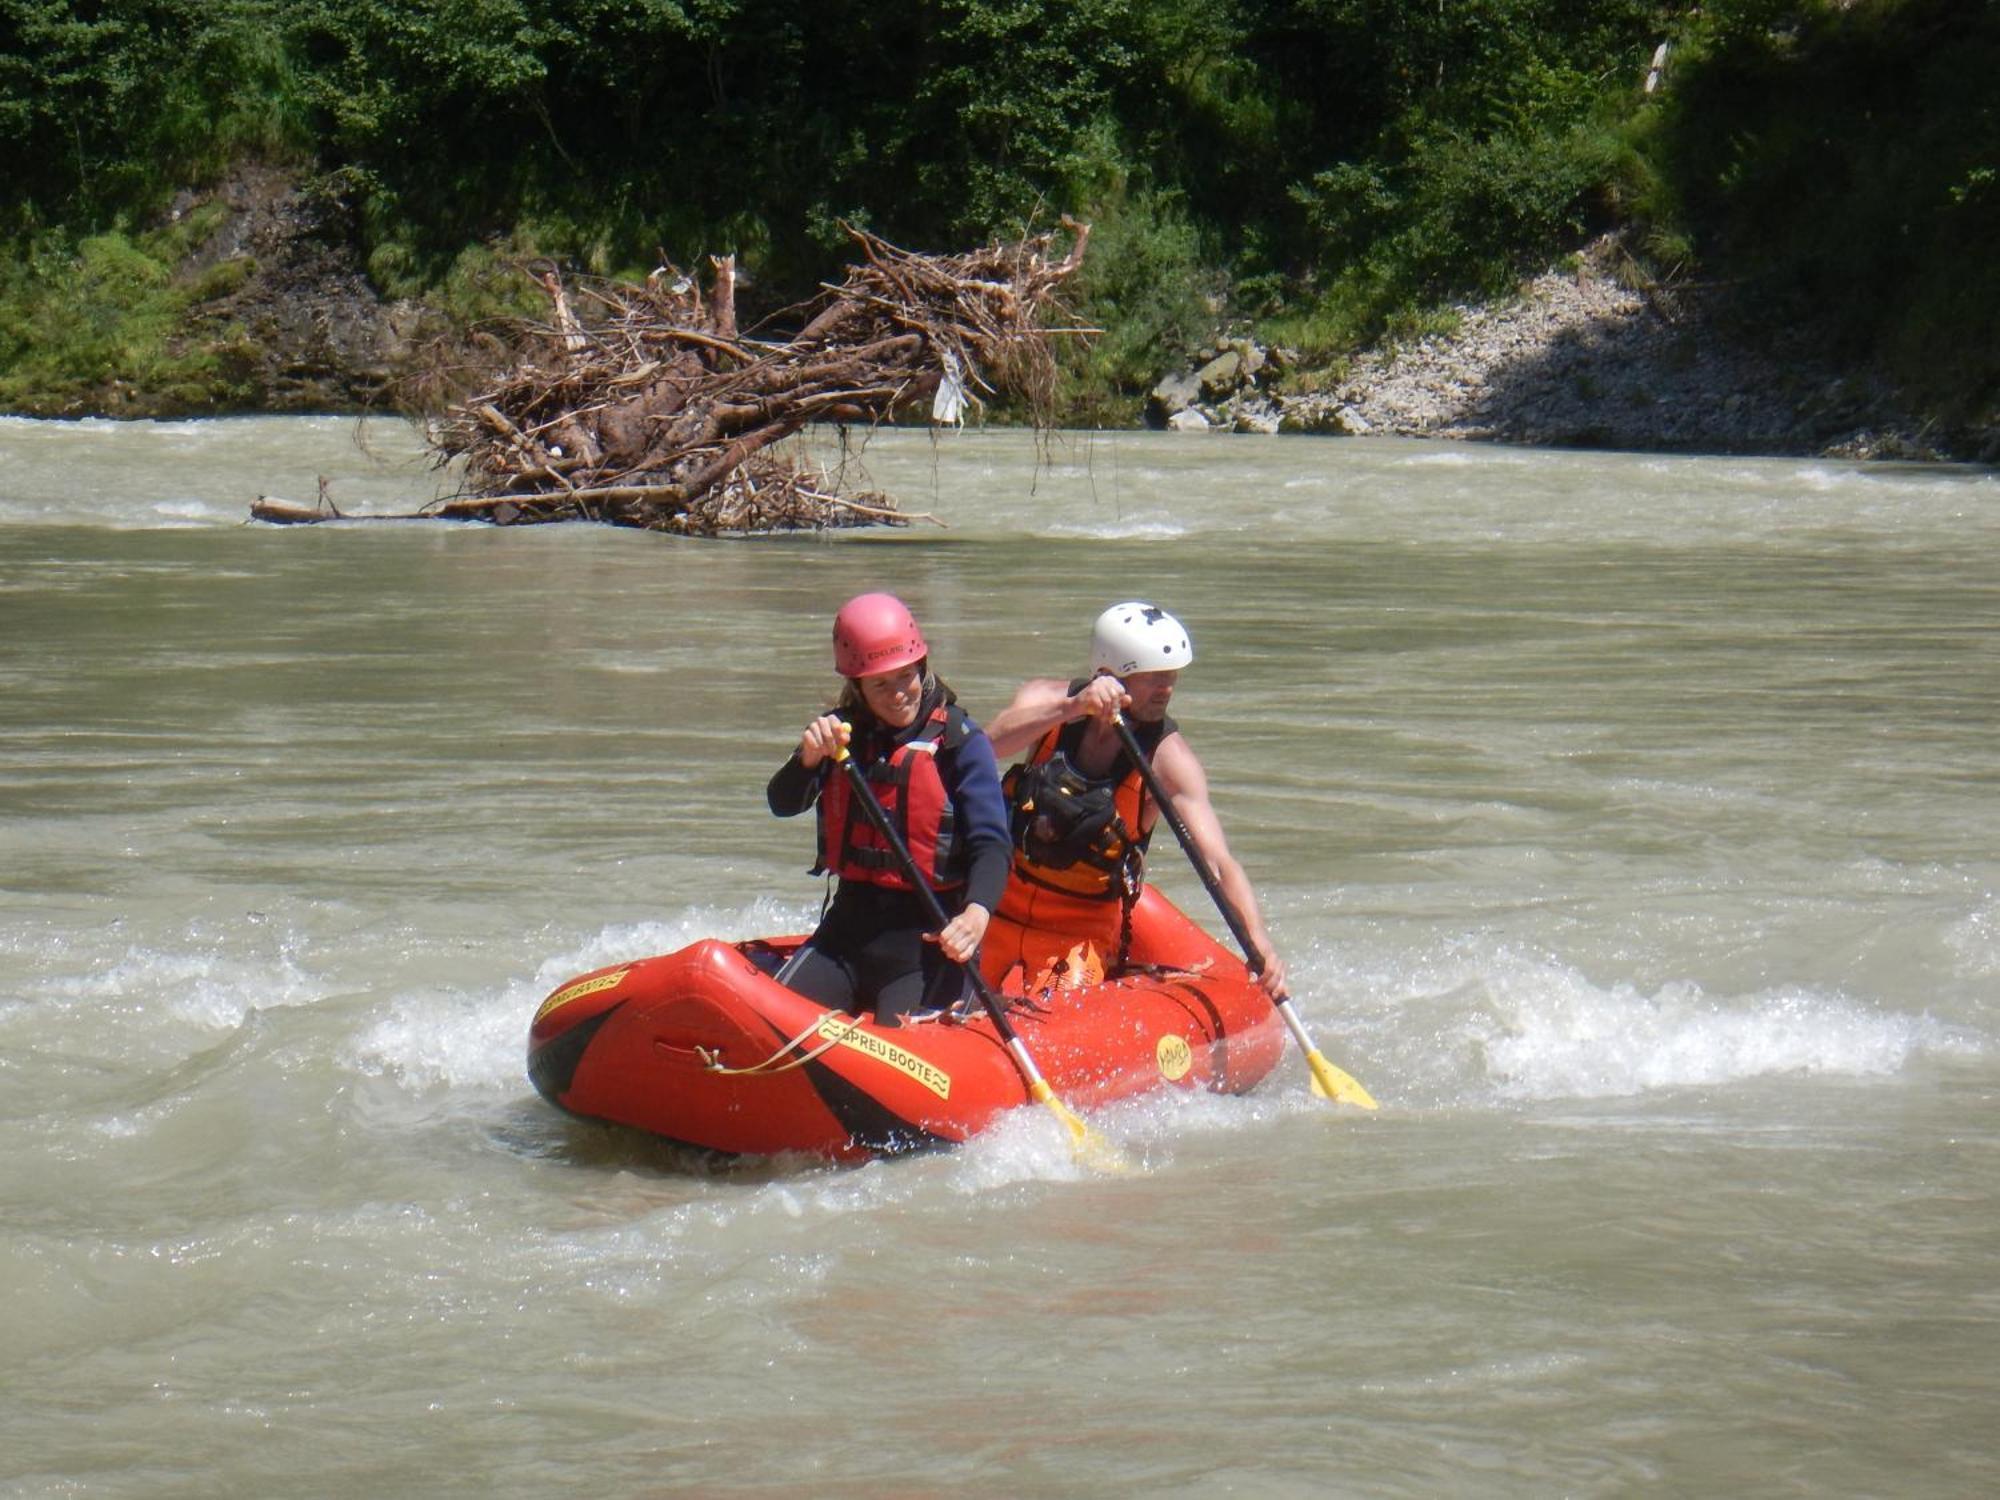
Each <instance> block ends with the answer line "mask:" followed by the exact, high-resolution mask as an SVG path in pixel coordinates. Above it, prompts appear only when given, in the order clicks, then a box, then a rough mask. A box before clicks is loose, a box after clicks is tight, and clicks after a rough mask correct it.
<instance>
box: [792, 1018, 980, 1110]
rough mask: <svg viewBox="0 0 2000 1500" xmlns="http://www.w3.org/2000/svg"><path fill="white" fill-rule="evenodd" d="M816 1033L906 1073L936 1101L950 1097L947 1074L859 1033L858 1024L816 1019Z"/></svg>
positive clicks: (911, 1054) (880, 1039)
mask: <svg viewBox="0 0 2000 1500" xmlns="http://www.w3.org/2000/svg"><path fill="white" fill-rule="evenodd" d="M819 1034H820V1035H821V1036H823V1037H824V1038H826V1040H828V1041H829V1042H836V1043H838V1044H839V1045H840V1046H843V1047H851V1048H852V1049H853V1050H854V1051H856V1052H859V1053H861V1054H862V1055H863V1056H864V1057H872V1058H874V1059H875V1061H877V1062H880V1063H887V1064H888V1065H889V1066H890V1067H892V1068H894V1069H895V1070H896V1071H897V1072H899V1073H907V1074H909V1076H910V1077H912V1078H914V1079H916V1080H917V1082H918V1083H921V1084H922V1085H923V1086H924V1087H925V1088H927V1089H929V1090H930V1091H931V1092H932V1093H933V1094H936V1095H937V1096H938V1098H940V1099H949V1098H950V1097H951V1074H949V1073H947V1072H945V1070H944V1069H943V1068H940V1067H938V1066H937V1065H936V1064H935V1063H927V1062H925V1061H924V1060H923V1059H922V1058H921V1057H918V1056H917V1055H916V1054H915V1053H914V1052H905V1051H904V1050H903V1049H902V1048H901V1047H898V1046H897V1045H896V1044H895V1043H894V1042H891V1041H888V1040H886V1039H885V1038H883V1037H879V1036H877V1035H875V1033H874V1032H872V1031H863V1030H862V1029H861V1023H860V1022H858V1021H850V1020H848V1019H847V1018H846V1017H844V1016H824V1017H822V1018H821V1019H820V1023H819Z"/></svg>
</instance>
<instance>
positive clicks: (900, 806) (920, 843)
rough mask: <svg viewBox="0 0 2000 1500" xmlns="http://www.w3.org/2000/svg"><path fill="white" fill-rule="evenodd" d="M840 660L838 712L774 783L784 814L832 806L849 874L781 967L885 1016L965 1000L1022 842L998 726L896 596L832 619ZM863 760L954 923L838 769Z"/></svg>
mask: <svg viewBox="0 0 2000 1500" xmlns="http://www.w3.org/2000/svg"><path fill="white" fill-rule="evenodd" d="M833 666H834V670H835V671H836V672H838V673H839V674H840V675H841V676H842V677H844V678H846V679H847V681H846V684H845V686H844V687H843V688H842V690H841V694H840V699H839V701H838V702H837V703H836V704H835V706H834V708H833V710H832V712H830V713H824V714H821V715H819V716H818V717H816V718H814V719H813V720H812V722H811V723H809V724H807V725H806V727H805V732H804V733H803V734H801V735H800V736H799V744H798V748H797V749H796V750H794V751H793V752H792V755H791V758H790V759H789V760H787V761H786V762H785V763H784V765H782V766H780V767H779V768H778V771H777V774H776V775H774V776H772V778H771V782H770V785H769V786H768V787H767V788H766V789H765V796H766V799H767V800H768V801H769V802H770V805H771V811H772V812H774V813H776V814H777V815H778V816H779V817H781V818H789V817H796V816H797V815H798V814H799V813H802V812H804V811H805V810H806V809H807V808H809V807H812V806H814V805H815V804H817V805H818V808H819V859H818V862H817V863H816V864H815V865H814V867H813V873H814V874H820V873H822V872H828V871H830V872H831V873H832V874H834V875H835V876H836V877H838V881H839V884H838V886H837V888H836V889H835V891H834V894H833V900H832V902H831V903H830V904H829V905H828V907H827V909H826V912H825V915H824V916H822V917H821V919H820V924H819V926H818V927H817V928H816V929H814V931H813V934H812V936H811V937H810V938H808V939H807V940H806V944H805V947H804V948H803V949H802V950H801V951H800V953H799V955H798V957H797V958H796V959H795V960H794V962H793V963H792V964H790V965H789V966H788V968H787V971H786V973H785V974H784V976H783V977H784V979H785V982H786V983H787V984H788V985H790V986H791V987H792V988H793V989H794V990H796V991H798V992H799V993H800V994H802V995H805V996H807V997H808V998H809V999H813V1000H816V1001H818V1002H819V1003H820V1004H822V1005H825V1006H828V1007H830V1008H833V1009H838V1010H846V1011H852V1012H856V1013H859V1012H861V1011H863V1010H868V1009H873V1011H874V1012H875V1019H876V1020H877V1022H879V1023H880V1024H882V1025H885V1026H893V1025H897V1024H899V1022H900V1020H901V1018H902V1017H903V1016H905V1015H908V1014H910V1013H912V1012H926V1011H933V1010H938V1009H941V1008H943V1007H945V1006H948V1005H953V1004H956V1003H957V1001H958V1000H959V999H960V998H961V996H962V995H963V993H964V990H965V972H964V969H963V967H962V966H963V965H964V964H966V963H967V962H969V961H971V960H972V959H973V957H974V956H975V955H976V954H977V953H978V951H979V943H980V939H981V938H983V937H984V936H985V934H986V924H987V921H988V919H989V918H990V916H991V914H992V911H993V909H994V907H995V906H997V905H998V904H999V900H1000V893H1001V890H1002V889H1003V888H1004V887H1005V885H1006V880H1007V865H1008V861H1009V858H1010V854H1011V848H1012V844H1011V840H1010V837H1009V835H1008V831H1007V812H1006V806H1005V803H1004V802H1003V800H1002V798H1001V795H1000V772H999V767H998V765H997V763H996V762H995V760H994V756H993V746H992V744H991V743H990V742H989V741H988V740H987V738H986V733H985V731H984V730H982V729H981V728H980V727H979V726H978V725H977V724H975V723H974V722H973V721H972V719H971V718H970V716H968V715H967V714H966V712H965V711H964V710H963V709H961V708H960V707H959V706H958V703H957V699H956V697H955V695H954V694H953V693H952V691H951V689H950V688H949V687H947V686H946V685H945V684H944V682H942V681H941V680H940V679H938V678H937V677H935V676H934V675H932V673H931V671H930V654H929V650H928V648H927V647H926V646H925V645H924V637H923V632H922V631H921V630H919V629H918V628H917V622H916V620H915V619H914V618H913V617H912V616H911V614H910V611H909V609H908V607H907V606H905V605H904V603H903V602H902V600H900V599H898V598H896V597H895V596H894V595H893V594H862V595H860V596H858V597H857V598H854V599H850V600H848V602H847V603H846V604H844V605H842V606H841V609H840V612H839V613H838V614H837V615H835V616H834V619H833ZM843 745H844V746H846V747H847V750H848V753H849V754H850V755H851V756H852V757H853V758H854V761H855V764H856V765H858V766H859V767H860V768H861V770H862V772H863V774H864V775H865V776H866V778H867V781H868V784H869V786H870V788H871V789H872V790H873V791H874V793H875V797H876V800H877V801H878V802H880V803H881V804H882V807H883V809H884V810H885V811H886V812H887V813H888V815H889V818H890V821H891V822H892V823H893V824H894V825H895V827H896V830H897V832H898V833H900V834H901V835H902V838H903V842H904V843H905V844H906V845H907V846H908V848H909V850H910V852H911V854H912V855H913V856H915V859H916V863H917V866H918V868H919V869H920V870H921V871H922V872H923V873H924V875H925V876H926V878H927V880H928V883H929V884H930V886H931V888H932V889H933V890H934V891H936V892H937V895H938V897H939V900H940V901H941V902H942V903H943V906H944V909H945V910H946V912H948V913H950V914H951V920H950V921H949V922H948V923H947V924H946V925H945V927H944V929H943V931H941V932H935V931H931V930H929V929H930V928H931V923H930V922H929V921H928V920H927V919H926V917H925V913H924V902H923V898H922V896H921V895H920V894H919V893H918V892H917V891H915V890H914V889H913V888H912V886H911V885H910V882H909V879H908V877H907V876H906V875H905V874H904V873H903V870H902V867H901V865H900V863H899V862H898V860H897V859H896V857H895V856H894V855H893V854H892V853H891V852H890V850H889V848H888V847H887V845H886V843H885V841H884V840H883V839H882V837H881V835H880V834H878V833H877V832H876V830H875V828H874V827H873V826H872V825H871V824H870V823H869V821H868V819H867V817H866V815H865V814H864V813H863V812H862V811H861V809H860V808H859V806H858V805H856V803H855V801H854V798H853V795H852V792H851V790H850V788H849V785H848V782H847V779H846V778H845V777H840V776H835V775H833V774H832V772H833V768H834V765H835V759H834V757H835V756H836V754H837V753H838V752H839V750H840V748H841V747H842V746H843Z"/></svg>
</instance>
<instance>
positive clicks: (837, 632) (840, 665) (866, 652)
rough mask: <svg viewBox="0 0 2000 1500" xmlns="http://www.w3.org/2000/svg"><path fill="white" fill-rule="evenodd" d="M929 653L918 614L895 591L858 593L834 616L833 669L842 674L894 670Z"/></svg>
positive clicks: (867, 673) (868, 675) (920, 659)
mask: <svg viewBox="0 0 2000 1500" xmlns="http://www.w3.org/2000/svg"><path fill="white" fill-rule="evenodd" d="M929 654H930V648H929V647H927V646H925V645H924V633H923V632H922V631H921V630H919V629H917V621H916V616H914V615H912V614H911V613H910V607H909V606H908V605H907V604H905V603H903V601H902V600H901V599H898V598H897V597H896V596H895V595H894V594H858V595H856V596H855V597H854V598H852V599H849V600H848V601H847V602H846V603H845V604H843V605H841V606H840V613H839V614H837V615H835V616H834V617H833V670H834V671H836V672H838V673H839V674H840V675H841V676H842V677H872V676H874V675H875V674H876V673H877V672H893V671H895V670H896V668H898V667H907V666H908V665H909V664H910V663H911V662H913V661H922V660H923V659H924V658H925V657H926V656H928V655H929Z"/></svg>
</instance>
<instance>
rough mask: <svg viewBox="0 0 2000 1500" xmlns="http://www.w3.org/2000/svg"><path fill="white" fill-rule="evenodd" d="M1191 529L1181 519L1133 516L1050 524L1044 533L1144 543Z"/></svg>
mask: <svg viewBox="0 0 2000 1500" xmlns="http://www.w3.org/2000/svg"><path fill="white" fill-rule="evenodd" d="M1192 529H1193V528H1191V527H1189V526H1188V525H1187V524H1185V523H1184V522H1181V521H1171V520H1167V519H1164V518H1154V517H1133V518H1131V519H1129V520H1122V521H1097V522H1091V523H1087V524H1078V523H1074V522H1072V523H1066V524H1059V525H1054V526H1050V527H1048V528H1047V531H1046V533H1045V534H1046V535H1048V536H1052V537H1082V538H1085V539H1087V540H1090V541H1100V542H1145V541H1171V540H1173V539H1174V538H1176V537H1183V536H1186V535H1188V534H1189V532H1190V531H1191V530H1192Z"/></svg>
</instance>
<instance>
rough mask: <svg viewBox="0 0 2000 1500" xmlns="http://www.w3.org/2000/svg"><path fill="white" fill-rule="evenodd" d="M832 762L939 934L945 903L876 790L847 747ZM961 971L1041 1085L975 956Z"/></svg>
mask: <svg viewBox="0 0 2000 1500" xmlns="http://www.w3.org/2000/svg"><path fill="white" fill-rule="evenodd" d="M834 760H835V762H836V763H837V764H838V765H839V767H840V769H841V773H842V774H843V775H845V776H846V777H847V784H848V787H849V788H850V790H851V791H852V792H853V795H854V800H855V801H856V802H857V803H858V804H859V805H860V807H861V812H862V815H863V816H864V817H866V818H867V819H868V821H869V822H870V823H872V824H873V825H874V826H875V831H876V832H877V833H879V834H880V835H881V836H882V841H883V842H884V843H885V844H887V845H888V846H889V852H890V853H891V854H893V855H895V856H896V863H897V864H898V865H900V866H901V867H902V870H903V875H904V878H905V879H907V880H908V881H909V882H910V886H911V888H912V889H913V890H915V891H916V893H917V895H918V897H919V898H920V899H921V900H922V901H923V903H924V911H925V913H926V914H927V915H928V916H929V917H930V919H931V921H932V922H933V923H934V924H935V925H936V927H937V929H938V931H940V932H942V931H944V929H945V927H946V925H947V924H949V923H950V921H951V918H950V917H949V916H947V915H946V914H945V909H944V903H943V902H942V901H940V900H938V897H937V892H936V891H934V890H932V889H931V884H930V882H929V881H928V880H926V879H924V873H923V871H922V870H919V869H918V868H917V861H916V856H914V855H913V854H911V853H910V846H909V845H908V844H906V843H904V842H903V836H902V834H900V833H898V832H897V831H896V825H895V824H894V823H891V822H890V821H889V815H888V814H887V813H885V812H884V811H882V804H881V803H880V802H877V801H876V800H875V789H874V788H873V787H871V786H869V785H868V777H867V776H866V775H865V774H864V773H863V771H862V769H861V767H860V766H858V765H856V764H855V763H854V757H853V756H851V755H849V754H848V753H847V747H846V746H844V745H843V746H842V747H841V749H840V751H839V753H838V754H837V755H836V756H835V757H834ZM964 968H965V977H966V978H967V979H968V980H970V981H971V983H972V990H973V993H974V994H976V995H978V996H979V1002H980V1004H982V1005H984V1006H985V1007H986V1014H987V1015H989V1016H991V1017H992V1018H993V1029H994V1030H996V1031H998V1032H999V1033H1000V1040H1001V1041H1003V1042H1005V1043H1006V1044H1007V1050H1008V1051H1009V1052H1011V1053H1013V1054H1014V1060H1015V1061H1016V1062H1017V1063H1020V1064H1022V1071H1023V1072H1025V1073H1027V1074H1028V1075H1029V1077H1028V1081H1029V1083H1030V1084H1031V1085H1032V1084H1036V1083H1040V1082H1041V1077H1042V1075H1041V1072H1040V1071H1039V1070H1038V1069H1037V1068H1036V1067H1035V1064H1034V1061H1033V1060H1032V1059H1031V1058H1029V1057H1028V1055H1027V1050H1026V1049H1025V1048H1024V1047H1023V1046H1022V1045H1021V1039H1020V1038H1019V1037H1018V1036H1016V1035H1015V1034H1014V1026H1013V1023H1012V1022H1010V1021H1009V1020H1008V1019H1007V1012H1006V1010H1005V1009H1004V1008H1003V1007H1002V1006H1001V1004H1000V1001H999V998H998V997H997V996H996V995H995V994H994V993H993V991H992V989H991V987H989V986H988V985H987V983H986V977H985V975H983V974H981V973H980V972H979V960H978V956H977V955H974V957H973V961H972V962H971V963H969V964H966V965H964ZM1045 1086H1046V1085H1045Z"/></svg>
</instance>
